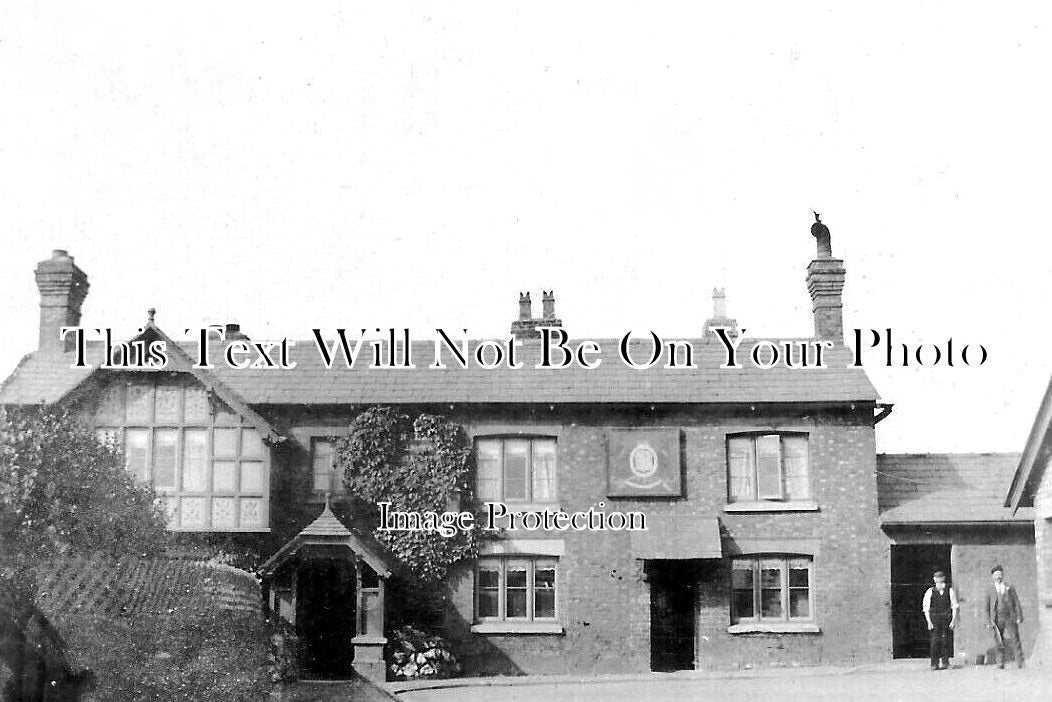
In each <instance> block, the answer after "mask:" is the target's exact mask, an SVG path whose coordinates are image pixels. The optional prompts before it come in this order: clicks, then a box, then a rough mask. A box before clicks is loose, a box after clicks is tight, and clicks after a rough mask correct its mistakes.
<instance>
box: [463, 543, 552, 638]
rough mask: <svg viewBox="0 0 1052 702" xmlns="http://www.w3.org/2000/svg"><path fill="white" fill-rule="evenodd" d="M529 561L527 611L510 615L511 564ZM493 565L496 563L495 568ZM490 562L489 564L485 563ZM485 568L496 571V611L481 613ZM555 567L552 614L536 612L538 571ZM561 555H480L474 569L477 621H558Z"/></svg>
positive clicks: (526, 622) (475, 617)
mask: <svg viewBox="0 0 1052 702" xmlns="http://www.w3.org/2000/svg"><path fill="white" fill-rule="evenodd" d="M522 564H525V565H526V588H525V590H526V615H525V616H522V617H509V616H508V615H507V603H508V595H507V591H508V579H507V573H508V570H509V568H510V567H517V566H520V565H522ZM492 565H496V568H493V567H492ZM483 566H490V567H483ZM483 570H487V571H490V572H493V571H496V572H497V615H496V616H485V617H484V616H481V615H480V614H479V611H480V608H479V600H480V595H481V591H482V586H481V583H480V573H481V572H482V571H483ZM538 570H551V571H553V581H552V587H551V590H552V616H550V617H538V616H537V592H538V589H537V571H538ZM559 581H560V576H559V558H558V557H557V556H537V555H529V554H509V555H502V556H480V557H479V558H478V560H477V561H476V563H475V573H474V584H475V588H474V603H475V605H474V617H473V619H474V622H475V624H542V625H543V624H557V623H558V622H559V604H560V597H559V589H560V582H559Z"/></svg>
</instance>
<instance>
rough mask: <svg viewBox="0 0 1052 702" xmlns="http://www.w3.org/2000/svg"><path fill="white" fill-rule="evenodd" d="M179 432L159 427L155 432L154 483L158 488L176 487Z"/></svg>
mask: <svg viewBox="0 0 1052 702" xmlns="http://www.w3.org/2000/svg"><path fill="white" fill-rule="evenodd" d="M178 436H179V432H177V431H176V430H175V429H158V430H156V431H155V432H154V433H153V485H154V487H156V488H159V489H160V488H167V489H174V488H175V442H176V439H177V438H178Z"/></svg>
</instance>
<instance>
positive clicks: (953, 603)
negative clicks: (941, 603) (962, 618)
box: [950, 587, 961, 612]
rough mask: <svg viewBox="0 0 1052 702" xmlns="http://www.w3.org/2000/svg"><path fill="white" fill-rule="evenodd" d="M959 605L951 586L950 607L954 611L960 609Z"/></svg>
mask: <svg viewBox="0 0 1052 702" xmlns="http://www.w3.org/2000/svg"><path fill="white" fill-rule="evenodd" d="M960 607H961V606H960V605H959V604H957V593H956V592H954V591H953V588H952V587H951V588H950V609H951V610H953V611H954V612H956V611H957V610H958V609H960Z"/></svg>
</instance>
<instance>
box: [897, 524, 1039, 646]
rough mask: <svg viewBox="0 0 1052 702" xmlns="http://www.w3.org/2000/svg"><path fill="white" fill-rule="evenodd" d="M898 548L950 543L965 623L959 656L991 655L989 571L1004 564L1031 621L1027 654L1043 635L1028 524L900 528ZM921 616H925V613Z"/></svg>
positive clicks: (957, 637)
mask: <svg viewBox="0 0 1052 702" xmlns="http://www.w3.org/2000/svg"><path fill="white" fill-rule="evenodd" d="M891 538H892V539H893V541H894V543H896V544H950V545H951V548H950V571H951V576H952V579H953V580H952V582H953V587H954V591H955V592H956V593H957V597H958V600H959V601H960V605H961V609H960V621H959V623H958V626H957V629H956V631H955V632H954V655H955V656H958V657H964V658H966V659H967V660H968V661H974V660H975V658H976V656H977V655H979V654H982V655H986V654H988V653H991V652H992V650H993V649H992V646H993V640H992V636H993V634H992V633H991V632H990V630H989V629H986V628H985V623H986V615H985V614H984V612H983V604H984V600H985V595H986V588H987V587H988V586H989V585H990V583H991V580H990V568H992V567H993V566H995V565H998V564H1000V565H1001V566H1003V567H1004V569H1005V581H1006V582H1009V583H1011V584H1012V585H1013V586H1014V587H1015V588H1016V592H1017V593H1018V594H1019V600H1020V604H1021V605H1022V607H1023V614H1024V617H1025V619H1026V621H1025V622H1024V623H1023V626H1022V627H1021V631H1020V635H1021V637H1022V640H1023V649H1024V653H1025V654H1026V655H1029V654H1030V652H1031V651H1032V650H1033V647H1034V642H1035V639H1036V638H1037V632H1038V626H1037V622H1038V593H1037V577H1036V575H1037V574H1036V564H1035V560H1034V533H1033V530H1032V528H1031V526H1030V525H1029V524H1026V523H1019V524H1013V525H999V526H998V525H993V526H988V527H965V526H961V527H956V528H920V527H918V528H914V529H895V530H893V531H892V532H891ZM917 616H918V617H921V616H923V615H922V614H921V613H920V611H918V612H917Z"/></svg>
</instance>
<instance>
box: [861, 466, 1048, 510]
mask: <svg viewBox="0 0 1052 702" xmlns="http://www.w3.org/2000/svg"><path fill="white" fill-rule="evenodd" d="M1018 461H1019V454H1017V453H919V454H878V455H877V504H878V507H879V510H880V521H881V524H884V525H909V524H937V523H958V524H959V523H1012V522H1028V521H1031V520H1032V519H1033V516H1032V515H1031V514H1030V510H1020V511H1019V512H1018V513H1016V514H1013V512H1012V510H1011V509H1008V508H1006V507H1005V506H1004V496H1005V493H1006V492H1007V490H1008V484H1009V482H1010V481H1011V479H1012V472H1013V470H1014V469H1015V466H1016V463H1017V462H1018Z"/></svg>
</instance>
